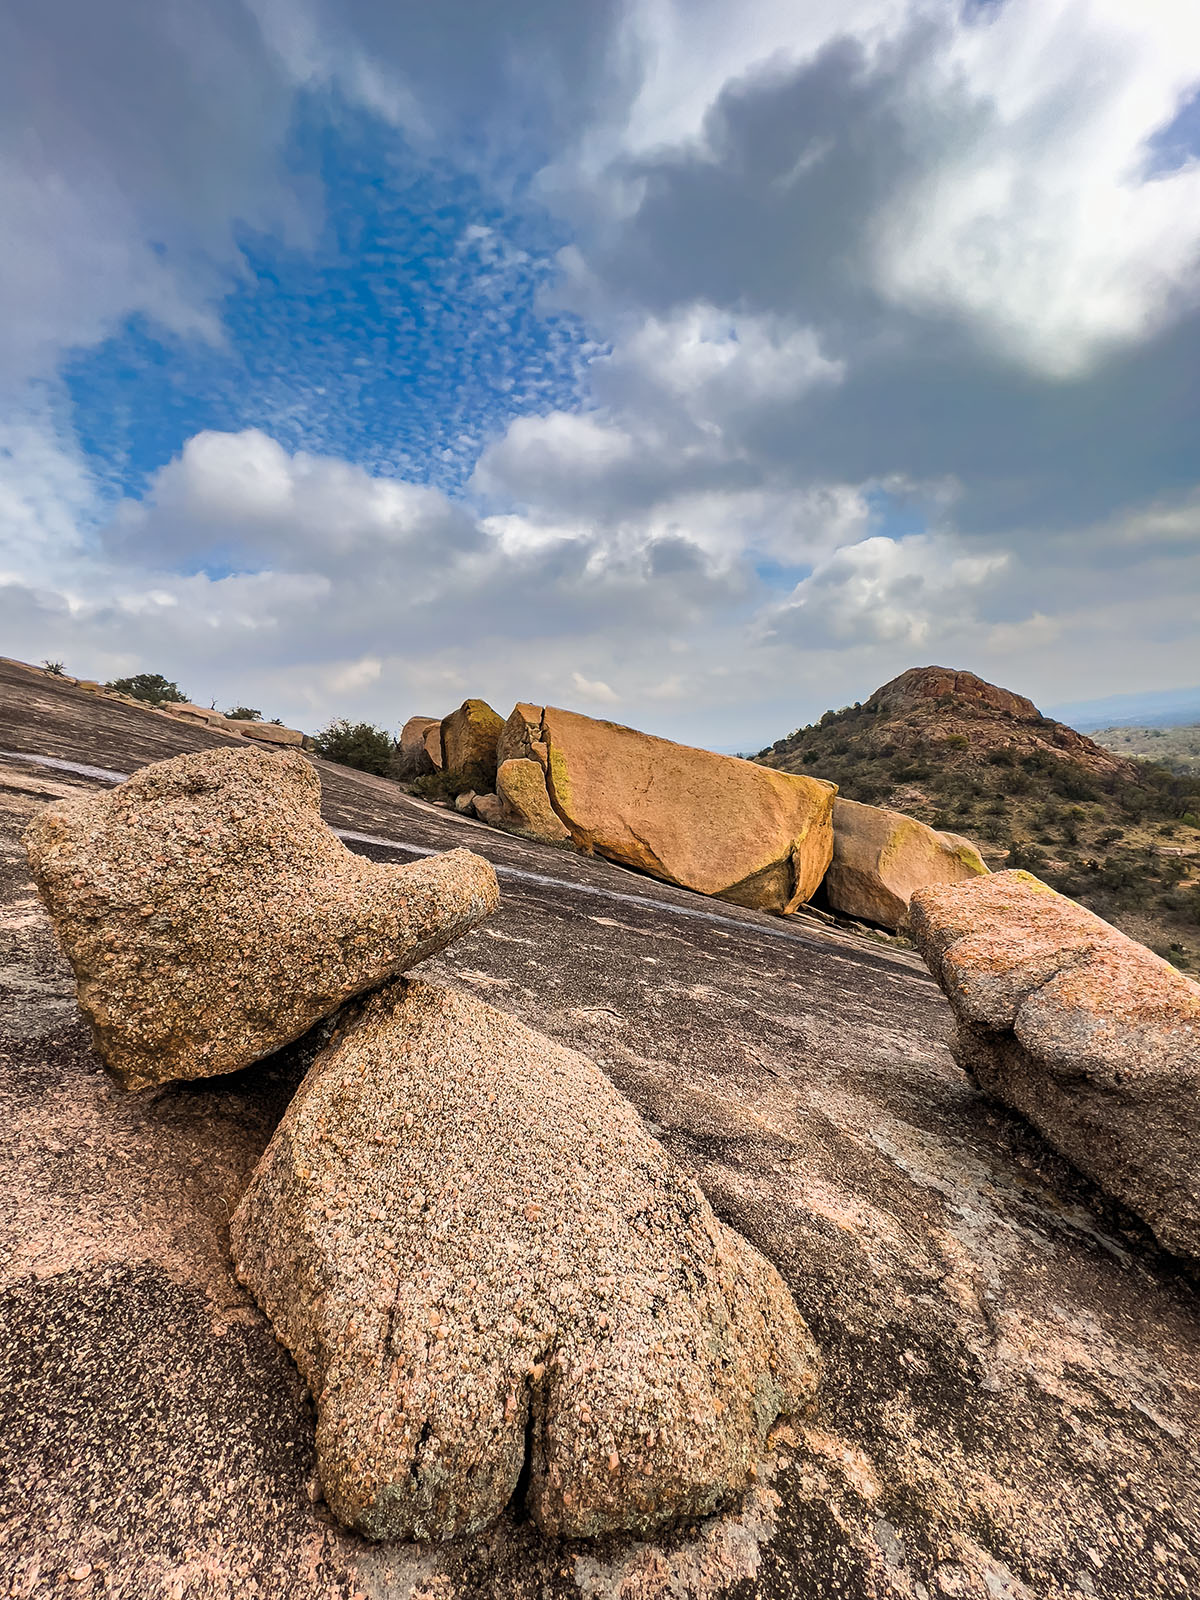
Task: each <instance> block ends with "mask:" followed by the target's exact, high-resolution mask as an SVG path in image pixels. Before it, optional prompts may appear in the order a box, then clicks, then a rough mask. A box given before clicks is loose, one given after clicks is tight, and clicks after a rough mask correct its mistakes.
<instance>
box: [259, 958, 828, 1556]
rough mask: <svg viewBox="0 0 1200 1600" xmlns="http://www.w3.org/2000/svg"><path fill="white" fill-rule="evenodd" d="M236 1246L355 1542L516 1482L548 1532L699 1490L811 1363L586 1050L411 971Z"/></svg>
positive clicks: (756, 1274)
mask: <svg viewBox="0 0 1200 1600" xmlns="http://www.w3.org/2000/svg"><path fill="white" fill-rule="evenodd" d="M232 1243H233V1253H234V1259H235V1261H236V1263H237V1268H238V1274H239V1276H240V1277H241V1279H242V1281H243V1282H244V1283H246V1284H247V1285H248V1286H249V1287H250V1289H251V1290H252V1292H253V1293H254V1295H255V1297H256V1299H257V1300H258V1302H259V1304H260V1305H261V1306H262V1307H263V1309H264V1310H265V1311H266V1313H267V1315H268V1316H269V1317H270V1318H271V1321H272V1323H273V1324H274V1327H275V1331H276V1334H277V1336H278V1337H279V1338H280V1339H281V1340H282V1342H283V1343H284V1344H285V1345H287V1347H288V1348H289V1349H290V1350H291V1351H292V1353H293V1355H294V1356H295V1358H296V1362H297V1364H298V1365H299V1367H300V1370H301V1372H302V1374H303V1375H304V1377H305V1378H306V1380H307V1381H308V1383H309V1385H310V1387H311V1389H312V1392H313V1394H314V1396H315V1397H316V1400H317V1406H318V1412H319V1416H318V1423H317V1452H318V1465H319V1470H320V1473H321V1477H322V1481H323V1483H324V1487H325V1494H326V1497H327V1499H328V1501H329V1504H330V1506H331V1507H332V1509H333V1510H334V1511H335V1512H336V1514H337V1515H338V1516H339V1517H340V1518H341V1519H342V1520H343V1521H345V1522H347V1523H349V1524H351V1525H352V1526H354V1527H356V1528H358V1529H360V1530H361V1531H362V1532H363V1533H366V1534H367V1535H369V1536H370V1537H373V1538H419V1539H447V1538H451V1537H453V1536H455V1535H456V1534H460V1533H465V1532H469V1531H473V1530H478V1529H480V1528H482V1527H484V1526H485V1525H486V1524H488V1523H489V1522H491V1521H492V1520H493V1519H494V1518H496V1517H497V1516H498V1515H499V1514H500V1513H501V1511H502V1510H503V1509H504V1507H505V1506H506V1505H507V1503H508V1502H509V1500H510V1499H511V1498H512V1496H513V1494H514V1492H516V1490H517V1488H518V1484H519V1483H521V1482H522V1481H523V1493H524V1496H525V1501H526V1504H527V1506H528V1509H529V1512H530V1514H531V1515H532V1517H533V1519H534V1521H535V1522H536V1523H537V1524H538V1526H539V1527H540V1528H541V1529H542V1530H543V1531H544V1532H546V1533H549V1534H553V1535H561V1536H574V1537H578V1536H582V1537H587V1536H592V1535H597V1534H601V1533H605V1532H609V1531H612V1530H617V1529H635V1530H643V1529H648V1528H650V1527H652V1526H654V1525H657V1524H660V1523H663V1522H665V1521H669V1520H671V1519H674V1518H677V1517H680V1516H684V1515H696V1514H701V1513H706V1512H709V1511H711V1510H713V1509H714V1508H715V1507H716V1506H718V1505H720V1504H721V1503H722V1502H724V1501H726V1500H728V1499H729V1497H730V1496H731V1495H732V1494H734V1493H736V1492H738V1491H740V1490H741V1489H743V1488H744V1487H745V1486H746V1484H747V1483H748V1482H749V1481H750V1479H751V1477H752V1474H753V1471H754V1463H755V1461H756V1459H757V1458H758V1457H759V1456H760V1454H761V1452H762V1450H763V1448H764V1443H765V1440H766V1437H767V1433H768V1430H769V1429H770V1427H771V1425H772V1424H773V1423H774V1422H775V1420H776V1418H777V1417H778V1416H779V1415H780V1414H781V1413H789V1412H795V1411H797V1410H799V1409H801V1408H803V1407H804V1405H805V1403H806V1402H807V1400H808V1399H809V1397H810V1396H811V1394H812V1393H813V1390H814V1388H815V1384H816V1373H817V1358H816V1351H815V1347H814V1345H813V1342H812V1339H811V1337H810V1335H809V1333H808V1330H807V1328H806V1327H805V1325H804V1323H803V1322H802V1320H801V1318H800V1316H799V1314H798V1312H797V1311H796V1308H795V1305H794V1304H793V1302H792V1300H791V1297H790V1295H789V1294H788V1291H787V1289H786V1288H785V1287H784V1284H783V1282H782V1280H781V1279H780V1277H779V1275H778V1273H777V1272H776V1271H775V1269H774V1267H772V1266H771V1265H769V1264H768V1263H767V1262H766V1261H765V1260H764V1259H763V1258H762V1257H761V1256H760V1255H758V1253H757V1252H756V1251H755V1250H753V1249H752V1248H751V1247H750V1246H749V1245H748V1244H747V1243H746V1242H745V1240H743V1239H742V1238H741V1237H740V1236H739V1235H737V1234H735V1233H733V1232H732V1231H731V1230H730V1229H729V1228H727V1227H725V1226H724V1225H723V1224H722V1223H720V1222H718V1221H717V1219H716V1217H715V1216H714V1215H713V1212H712V1210H711V1208H710V1206H709V1204H708V1202H707V1201H706V1200H705V1198H704V1197H703V1195H702V1194H701V1192H700V1190H699V1189H698V1188H697V1186H696V1184H695V1183H694V1182H692V1181H691V1180H690V1179H688V1178H686V1177H685V1176H684V1175H683V1174H682V1173H681V1172H680V1171H679V1169H678V1168H677V1167H676V1166H675V1165H674V1163H673V1162H672V1161H671V1159H670V1158H669V1157H668V1155H667V1154H666V1152H665V1151H664V1150H663V1149H662V1147H661V1146H660V1145H659V1144H658V1143H657V1142H656V1141H655V1140H654V1139H652V1138H651V1137H650V1136H649V1134H648V1133H647V1132H646V1130H645V1128H644V1127H643V1125H642V1123H641V1121H640V1120H639V1118H638V1117H637V1115H636V1113H635V1112H634V1110H633V1108H632V1107H631V1106H630V1105H629V1103H628V1102H627V1101H626V1100H624V1099H623V1098H622V1096H621V1095H619V1094H618V1093H617V1091H616V1090H615V1089H614V1088H613V1087H612V1085H611V1084H610V1083H609V1082H608V1080H607V1078H605V1076H604V1075H603V1073H602V1072H601V1071H600V1070H599V1068H598V1067H596V1066H595V1065H594V1064H593V1063H592V1062H591V1061H589V1060H587V1059H586V1058H585V1057H584V1056H581V1055H577V1054H575V1053H574V1052H573V1051H570V1050H567V1049H565V1048H563V1047H562V1046H561V1045H558V1044H556V1043H554V1042H553V1041H551V1040H550V1039H547V1038H545V1037H542V1036H541V1035H539V1034H536V1033H533V1032H531V1031H530V1030H529V1029H528V1028H526V1027H524V1026H523V1025H522V1024H521V1023H520V1022H518V1021H516V1019H515V1018H513V1017H510V1016H507V1015H505V1014H504V1013H502V1012H499V1011H495V1010H493V1009H492V1008H491V1007H490V1006H487V1005H485V1004H483V1002H481V1001H479V1000H476V999H474V998H473V997H470V996H467V995H464V994H461V993H458V992H456V991H452V990H446V989H441V988H436V987H433V986H432V985H428V984H423V983H416V982H409V981H405V980H400V981H398V982H396V983H394V984H391V985H389V986H388V987H387V988H385V989H383V990H381V991H379V992H378V993H376V994H374V995H371V996H369V997H368V998H366V999H365V1000H363V1001H361V1002H359V1003H357V1004H356V1006H354V1007H353V1008H350V1010H349V1011H348V1013H347V1018H346V1022H345V1025H344V1026H343V1027H341V1028H340V1029H339V1032H338V1034H337V1035H336V1036H335V1038H334V1041H333V1044H332V1045H331V1046H330V1048H329V1050H328V1051H327V1052H326V1053H325V1054H324V1055H323V1056H321V1057H319V1058H318V1060H317V1062H316V1063H315V1064H314V1066H313V1067H312V1069H311V1071H310V1072H309V1074H308V1076H307V1077H306V1079H305V1081H304V1083H303V1085H302V1086H301V1088H300V1090H299V1091H298V1093H297V1094H296V1097H295V1099H294V1100H293V1101H292V1104H291V1106H290V1107H289V1109H288V1111H287V1113H286V1115H285V1116H284V1119H283V1121H282V1122H281V1123H280V1125H279V1128H278V1129H277V1131H276V1133H275V1136H274V1138H273V1139H272V1141H271V1144H270V1145H269V1147H268V1149H267V1151H266V1153H265V1155H264V1156H263V1159H262V1161H261V1163H260V1165H259V1167H258V1169H257V1171H256V1173H255V1175H254V1178H253V1179H252V1181H251V1183H250V1186H249V1188H248V1190H247V1193H246V1195H245V1197H244V1198H243V1200H242V1202H241V1204H240V1206H239V1208H238V1210H237V1212H236V1214H235V1216H234V1219H233V1229H232ZM523 1469H524V1472H525V1474H526V1476H525V1477H524V1479H523Z"/></svg>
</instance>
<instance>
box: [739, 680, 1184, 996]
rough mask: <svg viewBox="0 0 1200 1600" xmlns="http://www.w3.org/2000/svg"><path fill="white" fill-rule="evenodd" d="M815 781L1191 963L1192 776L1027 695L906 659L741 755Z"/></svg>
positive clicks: (1177, 959)
mask: <svg viewBox="0 0 1200 1600" xmlns="http://www.w3.org/2000/svg"><path fill="white" fill-rule="evenodd" d="M754 759H755V760H757V761H760V762H761V763H762V764H763V765H764V766H770V767H776V768H778V769H780V770H782V771H784V772H801V773H807V774H809V775H810V776H813V777H818V778H829V779H831V780H832V781H833V782H834V783H836V784H838V786H839V788H840V790H841V793H842V794H843V795H844V796H845V797H846V798H848V799H851V800H860V801H864V802H866V803H867V804H872V805H883V806H889V807H891V808H893V809H895V810H897V811H903V812H906V813H907V814H908V815H910V816H914V817H917V818H919V819H920V820H921V821H922V822H928V823H931V824H932V825H933V826H934V827H937V828H944V829H949V830H951V831H953V832H955V833H960V834H964V835H966V837H967V838H969V839H972V840H974V841H975V842H976V843H977V844H978V845H979V847H980V848H981V850H982V851H983V854H984V857H985V859H986V860H987V861H988V863H989V865H991V866H993V867H996V866H1004V865H1009V866H1025V867H1028V868H1029V869H1030V870H1031V871H1033V872H1036V873H1038V875H1039V876H1041V877H1043V878H1045V879H1046V881H1047V882H1049V883H1051V884H1052V885H1053V887H1055V888H1057V889H1060V890H1062V892H1064V893H1066V894H1069V895H1071V896H1072V897H1073V898H1074V899H1077V900H1080V901H1082V902H1083V903H1084V904H1085V905H1088V906H1090V907H1091V908H1092V909H1093V910H1095V911H1098V912H1099V913H1100V915H1101V916H1104V917H1107V918H1108V920H1110V921H1112V922H1115V923H1116V924H1117V925H1118V926H1119V927H1122V928H1123V929H1124V930H1125V931H1126V932H1127V933H1130V934H1132V935H1133V937H1135V938H1138V939H1141V940H1142V941H1143V942H1145V943H1147V944H1150V945H1152V946H1153V947H1154V948H1155V949H1157V950H1159V951H1160V953H1161V954H1164V955H1169V957H1170V959H1172V960H1174V961H1177V962H1178V963H1179V964H1180V965H1182V966H1188V965H1191V964H1193V963H1194V964H1195V965H1197V966H1200V887H1198V886H1197V877H1196V874H1197V871H1198V870H1200V778H1197V777H1195V776H1191V775H1187V774H1180V773H1173V772H1171V771H1169V770H1168V769H1167V768H1165V767H1163V766H1159V765H1156V764H1152V763H1149V762H1147V761H1146V760H1144V759H1141V760H1135V759H1133V757H1132V754H1129V755H1127V754H1124V753H1121V752H1117V751H1114V750H1111V749H1106V748H1105V747H1104V746H1102V745H1101V744H1099V743H1097V742H1096V741H1095V740H1094V739H1090V738H1089V737H1088V736H1087V735H1086V734H1084V733H1080V732H1079V731H1078V730H1077V729H1075V728H1072V727H1070V726H1068V725H1067V724H1066V723H1063V722H1059V721H1057V720H1056V719H1055V718H1053V717H1047V716H1044V715H1043V714H1042V713H1041V712H1040V711H1039V710H1038V708H1037V707H1036V706H1035V705H1034V703H1033V701H1032V700H1029V699H1027V698H1026V697H1025V696H1024V695H1019V694H1014V693H1012V691H1010V690H1008V689H1003V688H1001V687H1000V686H999V685H997V684H993V683H988V682H987V680H986V679H984V678H980V677H979V676H977V674H975V673H973V672H966V671H959V670H956V669H954V668H950V667H938V666H929V667H913V668H910V669H909V671H907V672H902V673H901V674H900V676H899V677H897V678H893V679H892V680H891V682H890V683H886V684H884V685H883V686H882V687H881V688H879V689H877V690H876V691H875V692H874V694H872V695H871V696H870V697H869V698H868V699H867V700H866V701H864V702H863V703H862V704H860V705H853V706H847V707H844V708H843V709H842V710H840V711H827V712H826V713H825V714H824V716H822V717H821V718H820V719H819V720H818V721H817V722H815V723H813V724H812V725H810V726H809V727H806V728H798V729H797V730H796V731H795V732H793V733H791V734H788V735H787V737H786V738H783V739H777V740H776V741H775V743H774V744H773V745H771V746H769V747H768V748H767V749H765V750H762V751H760V752H759V754H758V755H757V756H756V757H755V758H754Z"/></svg>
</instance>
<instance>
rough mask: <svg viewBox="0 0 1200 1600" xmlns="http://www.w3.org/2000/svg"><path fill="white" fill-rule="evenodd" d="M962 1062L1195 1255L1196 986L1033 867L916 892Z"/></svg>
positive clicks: (1169, 1240) (1199, 1074)
mask: <svg viewBox="0 0 1200 1600" xmlns="http://www.w3.org/2000/svg"><path fill="white" fill-rule="evenodd" d="M911 926H912V933H913V937H914V938H915V940H916V942H917V945H918V946H919V948H920V950H921V953H922V954H923V955H924V957H925V959H926V961H927V962H928V963H929V966H930V970H931V971H932V972H933V974H934V976H935V977H936V978H937V980H938V982H939V983H940V984H941V986H942V988H943V989H944V990H945V992H946V994H947V996H948V997H949V999H950V1002H951V1004H952V1005H953V1007H954V1009H955V1012H956V1013H957V1018H958V1039H957V1043H956V1045H955V1047H954V1049H955V1056H956V1058H957V1060H958V1061H959V1063H960V1064H961V1065H962V1066H963V1067H964V1068H965V1069H966V1070H967V1071H968V1072H970V1073H972V1074H973V1075H974V1077H975V1078H976V1079H977V1080H978V1081H979V1083H980V1084H981V1085H982V1086H983V1087H984V1088H985V1089H987V1090H988V1091H989V1092H990V1093H992V1094H994V1095H995V1096H996V1097H997V1098H998V1099H1000V1100H1003V1101H1005V1103H1006V1104H1008V1105H1010V1106H1013V1107H1014V1108H1015V1109H1016V1110H1017V1111H1020V1112H1021V1113H1022V1114H1023V1115H1024V1116H1026V1117H1028V1118H1029V1120H1030V1122H1032V1123H1033V1124H1034V1126H1035V1127H1037V1128H1038V1129H1039V1130H1040V1132H1041V1133H1042V1134H1044V1135H1045V1137H1046V1138H1047V1139H1048V1140H1049V1141H1050V1143H1051V1144H1053V1145H1054V1146H1055V1148H1056V1149H1057V1150H1059V1151H1060V1152H1061V1153H1062V1154H1063V1155H1064V1156H1066V1157H1067V1159H1068V1160H1069V1161H1071V1162H1073V1163H1074V1165H1075V1166H1077V1167H1078V1168H1079V1169H1080V1171H1082V1172H1085V1173H1086V1174H1087V1175H1088V1176H1089V1177H1090V1178H1092V1179H1093V1180H1094V1181H1095V1182H1096V1183H1097V1184H1099V1186H1100V1187H1101V1188H1102V1189H1104V1190H1105V1191H1106V1192H1107V1193H1108V1194H1110V1195H1113V1196H1115V1197H1116V1199H1118V1200H1120V1201H1122V1202H1123V1204H1125V1205H1126V1206H1128V1207H1129V1208H1130V1210H1132V1211H1134V1212H1136V1213H1137V1214H1138V1215H1139V1216H1140V1217H1142V1218H1143V1220H1144V1221H1145V1222H1147V1223H1148V1224H1149V1226H1150V1227H1151V1228H1152V1229H1153V1231H1154V1233H1155V1234H1156V1236H1157V1237H1158V1239H1159V1240H1160V1241H1161V1243H1162V1244H1163V1245H1165V1246H1166V1248H1167V1249H1169V1250H1173V1251H1175V1252H1176V1253H1177V1254H1180V1255H1183V1256H1188V1257H1191V1258H1192V1259H1193V1260H1200V985H1197V984H1195V983H1193V982H1192V981H1191V980H1190V979H1188V978H1186V977H1184V975H1183V974H1182V973H1181V972H1178V971H1176V969H1175V968H1174V967H1172V966H1170V965H1169V963H1167V962H1166V961H1162V960H1160V958H1159V957H1158V956H1156V955H1154V954H1153V953H1152V952H1151V951H1149V950H1147V949H1146V948H1145V947H1144V946H1143V945H1139V944H1135V943H1134V941H1133V940H1132V939H1128V938H1126V936H1125V935H1124V934H1123V933H1119V932H1118V931H1117V929H1116V928H1113V927H1110V925H1109V924H1108V923H1107V922H1104V921H1102V920H1101V918H1099V917H1098V916H1096V915H1095V914H1094V912H1091V911H1087V910H1085V909H1084V907H1083V906H1080V905H1077V904H1076V903H1075V902H1074V901H1072V900H1068V899H1066V898H1065V897H1064V896H1062V895H1059V894H1056V893H1055V892H1054V890H1052V889H1050V888H1048V887H1047V886H1046V885H1045V884H1044V883H1041V882H1039V880H1038V879H1037V878H1034V877H1032V876H1031V875H1030V874H1029V873H1027V872H998V873H995V874H993V875H992V876H990V877H987V878H975V879H972V880H971V881H970V882H967V883H960V884H955V885H949V886H946V887H942V888H935V889H925V890H922V891H920V892H919V893H918V894H917V895H915V896H914V898H913V902H912V912H911Z"/></svg>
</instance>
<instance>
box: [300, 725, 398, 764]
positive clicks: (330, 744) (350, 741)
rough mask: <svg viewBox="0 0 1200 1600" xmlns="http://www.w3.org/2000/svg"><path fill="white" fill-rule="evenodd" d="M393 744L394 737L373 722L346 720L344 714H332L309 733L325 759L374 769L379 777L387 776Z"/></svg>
mask: <svg viewBox="0 0 1200 1600" xmlns="http://www.w3.org/2000/svg"><path fill="white" fill-rule="evenodd" d="M395 748H396V741H395V739H393V738H392V736H391V734H390V733H388V732H387V730H386V729H384V728H377V727H376V726H375V724H374V723H373V722H348V721H347V719H346V718H345V717H338V718H336V719H335V720H334V721H333V722H331V723H330V724H329V726H328V727H326V728H322V729H321V731H320V733H318V734H314V736H313V749H314V750H315V751H316V753H317V754H318V755H319V756H324V757H325V759H326V760H327V761H337V762H339V763H340V764H341V765H342V766H343V767H357V768H358V770H359V771H360V772H374V773H376V774H377V775H378V776H379V777H381V778H386V777H387V774H388V763H389V762H390V761H391V759H392V752H393V751H394V750H395Z"/></svg>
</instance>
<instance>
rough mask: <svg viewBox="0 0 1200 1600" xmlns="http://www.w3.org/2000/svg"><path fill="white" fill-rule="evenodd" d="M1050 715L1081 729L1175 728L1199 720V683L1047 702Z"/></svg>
mask: <svg viewBox="0 0 1200 1600" xmlns="http://www.w3.org/2000/svg"><path fill="white" fill-rule="evenodd" d="M1048 714H1049V715H1050V716H1053V717H1057V718H1059V719H1060V720H1061V721H1063V722H1068V723H1070V725H1071V727H1073V728H1079V729H1080V730H1081V731H1083V732H1085V733H1094V732H1095V731H1096V729H1098V728H1130V727H1143V728H1175V727H1180V726H1182V725H1184V724H1187V723H1193V722H1200V687H1196V688H1194V689H1154V690H1146V691H1144V692H1142V693H1139V694H1111V695H1109V696H1107V698H1105V699H1103V700H1075V701H1072V702H1070V703H1069V704H1066V705H1060V706H1051V707H1050V710H1049V713H1048Z"/></svg>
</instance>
